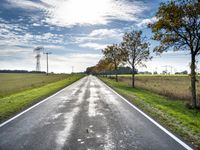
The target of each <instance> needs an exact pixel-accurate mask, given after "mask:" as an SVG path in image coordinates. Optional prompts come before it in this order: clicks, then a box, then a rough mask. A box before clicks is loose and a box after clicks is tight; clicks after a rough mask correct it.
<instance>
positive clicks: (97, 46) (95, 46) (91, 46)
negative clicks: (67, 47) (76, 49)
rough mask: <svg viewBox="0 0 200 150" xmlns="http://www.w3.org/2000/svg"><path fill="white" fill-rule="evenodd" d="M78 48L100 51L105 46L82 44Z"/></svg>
mask: <svg viewBox="0 0 200 150" xmlns="http://www.w3.org/2000/svg"><path fill="white" fill-rule="evenodd" d="M79 46H80V47H85V48H92V49H96V50H101V49H104V48H105V47H106V46H107V44H99V43H84V44H80V45H79Z"/></svg>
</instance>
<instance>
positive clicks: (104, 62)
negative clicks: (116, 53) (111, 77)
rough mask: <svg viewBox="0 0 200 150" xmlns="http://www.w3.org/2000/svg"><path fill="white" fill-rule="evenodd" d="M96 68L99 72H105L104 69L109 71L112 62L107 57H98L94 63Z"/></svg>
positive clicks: (112, 66)
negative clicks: (97, 60) (96, 62)
mask: <svg viewBox="0 0 200 150" xmlns="http://www.w3.org/2000/svg"><path fill="white" fill-rule="evenodd" d="M96 69H97V71H98V72H99V73H105V72H106V71H111V70H113V69H114V64H113V63H112V61H111V60H110V59H108V58H103V59H100V60H99V62H98V64H97V65H96Z"/></svg>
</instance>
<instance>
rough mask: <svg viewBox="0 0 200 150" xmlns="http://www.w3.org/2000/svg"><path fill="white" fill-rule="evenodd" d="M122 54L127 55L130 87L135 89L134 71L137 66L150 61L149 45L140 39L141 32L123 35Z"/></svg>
mask: <svg viewBox="0 0 200 150" xmlns="http://www.w3.org/2000/svg"><path fill="white" fill-rule="evenodd" d="M121 45H122V49H123V51H124V53H127V58H126V60H127V62H128V63H129V65H130V66H131V69H132V87H133V88H134V87H135V70H136V66H137V65H142V66H145V65H144V64H143V62H144V61H147V60H149V59H151V57H150V51H149V43H147V42H146V41H145V38H144V37H142V31H134V30H133V31H132V32H130V33H125V34H124V36H123V41H122V43H121Z"/></svg>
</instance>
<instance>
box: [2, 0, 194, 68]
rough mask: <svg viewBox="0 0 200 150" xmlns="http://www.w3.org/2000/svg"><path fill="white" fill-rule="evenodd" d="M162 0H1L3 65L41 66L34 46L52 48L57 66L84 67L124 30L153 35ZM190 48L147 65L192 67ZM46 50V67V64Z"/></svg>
mask: <svg viewBox="0 0 200 150" xmlns="http://www.w3.org/2000/svg"><path fill="white" fill-rule="evenodd" d="M160 2H164V1H161V0H151V1H149V0H141V1H139V0H138V1H136V0H34V1H33V0H32V1H31V0H20V1H19V0H0V3H1V7H0V69H25V70H35V65H36V60H35V58H34V56H35V54H34V53H33V49H34V48H35V47H36V46H43V47H44V49H45V51H50V52H52V55H51V56H50V58H49V59H50V60H49V65H50V71H53V72H71V68H72V66H74V71H84V70H85V69H86V67H88V66H92V65H95V64H96V63H97V62H98V61H99V59H100V58H101V57H102V53H101V50H102V49H103V48H104V47H105V46H106V45H109V44H112V43H119V42H120V41H121V39H122V36H123V34H124V32H127V31H131V30H132V29H137V30H139V29H140V30H142V31H143V33H144V35H145V36H146V37H147V38H148V40H149V41H150V42H151V49H153V47H154V46H155V45H156V44H158V43H157V42H155V41H152V40H150V37H151V30H150V29H148V28H147V27H146V24H147V23H150V22H153V21H155V17H154V16H155V12H156V10H157V8H158V6H159V3H160ZM186 54H187V53H186V52H176V53H174V52H169V53H164V54H163V55H161V57H160V56H155V54H153V53H152V55H153V56H154V58H153V60H152V61H150V62H147V63H146V65H147V68H140V67H139V68H138V69H139V70H141V71H144V70H149V71H154V70H156V69H157V70H158V71H159V72H160V71H162V70H163V69H164V67H162V66H165V65H170V66H173V71H182V70H189V61H190V59H189V58H190V57H189V55H186ZM45 62H46V60H45V56H44V55H42V57H41V68H42V70H45V69H46V68H45V65H46V63H45Z"/></svg>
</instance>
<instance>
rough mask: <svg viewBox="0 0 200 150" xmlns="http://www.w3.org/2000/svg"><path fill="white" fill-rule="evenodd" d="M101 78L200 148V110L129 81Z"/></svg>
mask: <svg viewBox="0 0 200 150" xmlns="http://www.w3.org/2000/svg"><path fill="white" fill-rule="evenodd" d="M101 80H103V81H104V82H105V83H106V84H107V85H109V86H110V87H112V88H113V89H114V90H116V91H117V92H118V93H119V94H121V95H123V96H124V97H126V98H127V99H128V100H129V101H130V102H132V103H133V104H134V105H136V106H137V107H139V108H140V109H141V110H143V111H144V112H146V113H147V114H149V115H150V116H152V118H154V119H155V120H156V121H158V122H159V123H161V124H162V125H163V126H165V127H167V128H168V129H169V130H171V131H172V132H174V133H175V134H177V135H179V136H180V137H182V138H183V139H185V140H186V141H188V142H190V143H192V145H194V146H195V147H196V148H197V149H200V111H199V110H191V109H187V108H186V107H185V104H184V102H182V101H180V100H174V99H173V100H171V99H169V98H167V97H164V96H161V95H158V94H155V93H152V92H149V91H146V90H143V89H139V88H135V89H133V88H131V87H130V86H129V85H128V84H127V83H123V82H115V81H114V80H112V79H108V78H101Z"/></svg>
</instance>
